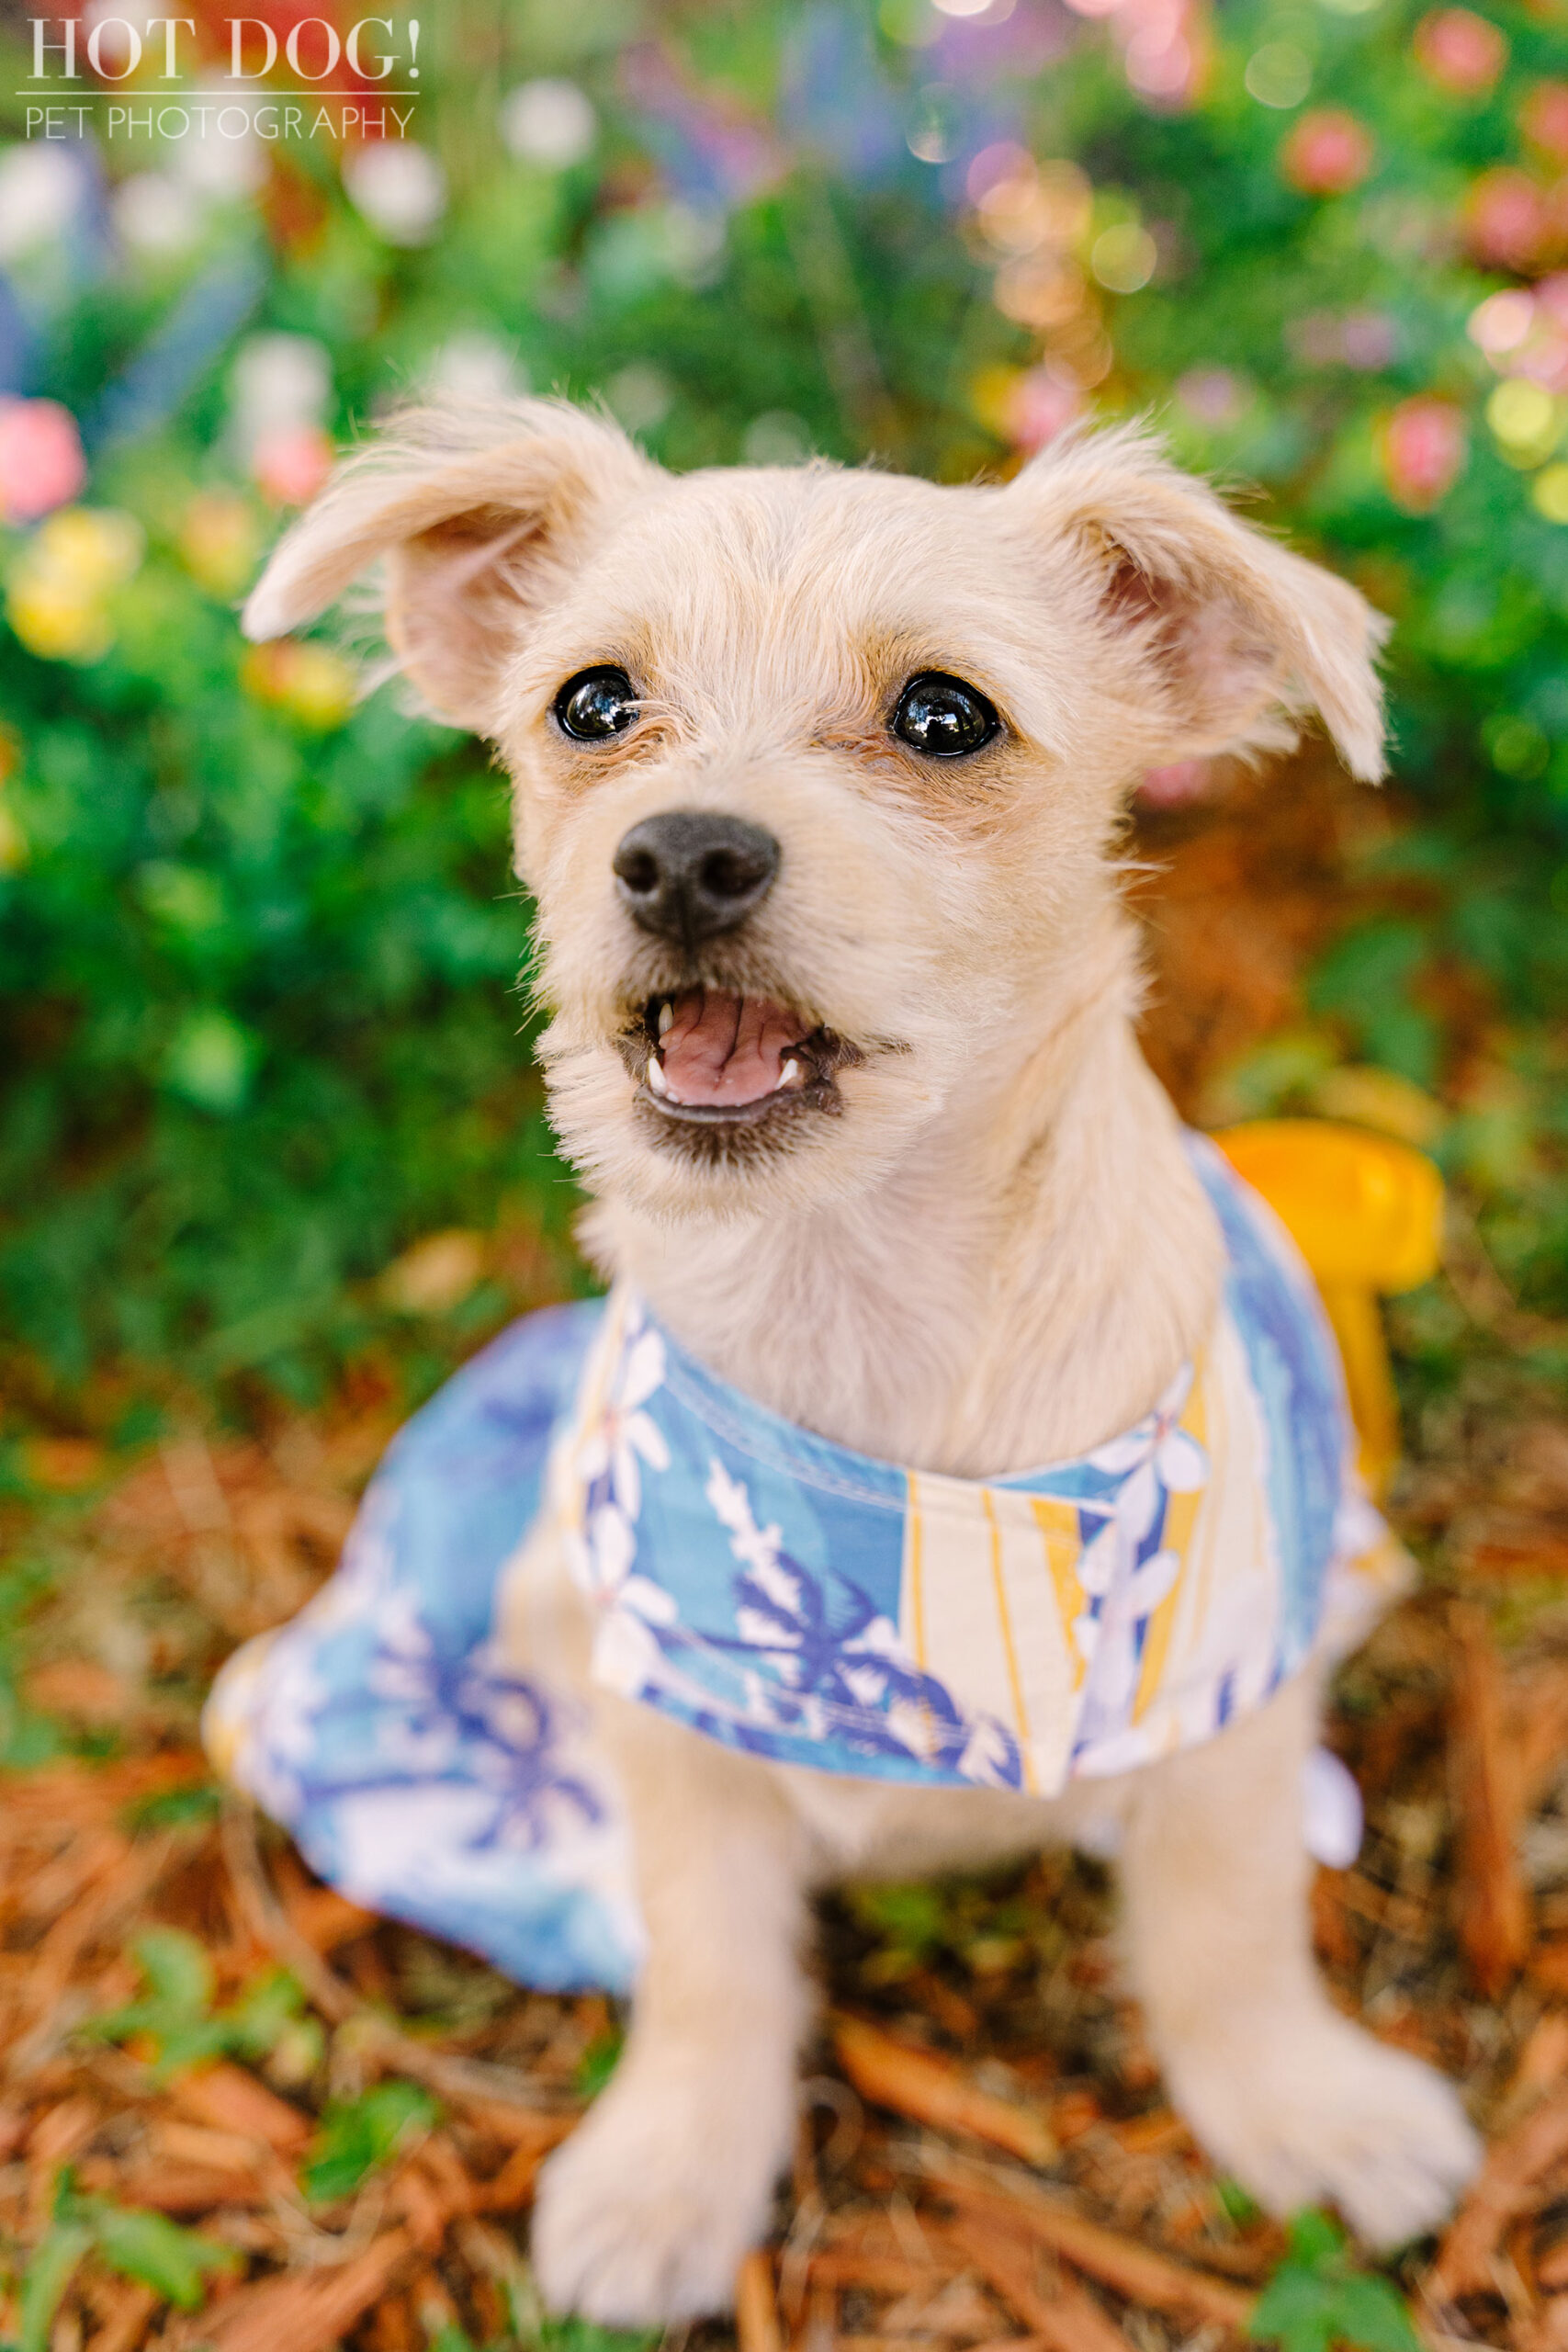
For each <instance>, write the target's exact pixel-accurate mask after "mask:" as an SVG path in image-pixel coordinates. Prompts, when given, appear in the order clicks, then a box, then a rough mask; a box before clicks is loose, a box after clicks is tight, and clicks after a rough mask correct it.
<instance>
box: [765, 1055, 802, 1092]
mask: <svg viewBox="0 0 1568 2352" xmlns="http://www.w3.org/2000/svg"><path fill="white" fill-rule="evenodd" d="M804 1084H805V1080H804V1079H803V1077H802V1075H801V1069H800V1064H799V1063H798V1062H797V1061H796V1060H795V1056H794V1055H793V1054H791V1056H790V1057H789V1059H788V1061H787V1062H785V1064H784V1068H783V1069H781V1070H780V1072H779V1074H778V1078H777V1080H776V1081H775V1083H774V1086H773V1092H774V1093H775V1094H776V1093H777V1092H778V1091H779V1088H780V1087H781V1086H802V1085H804Z"/></svg>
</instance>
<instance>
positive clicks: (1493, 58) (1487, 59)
mask: <svg viewBox="0 0 1568 2352" xmlns="http://www.w3.org/2000/svg"><path fill="white" fill-rule="evenodd" d="M1415 50H1416V63H1417V64H1418V65H1419V66H1420V67H1421V69H1422V71H1423V73H1425V74H1427V75H1428V76H1429V78H1430V79H1431V80H1432V81H1434V82H1436V83H1437V84H1438V85H1439V86H1440V87H1441V88H1442V89H1445V90H1451V91H1452V92H1453V94H1454V96H1456V97H1461V98H1479V97H1483V96H1485V94H1486V92H1487V91H1488V90H1489V89H1491V87H1492V85H1493V84H1494V83H1495V81H1496V79H1497V76H1498V74H1501V72H1502V71H1503V68H1504V66H1505V65H1506V63H1507V62H1508V43H1507V40H1506V37H1505V35H1504V34H1502V33H1501V32H1499V31H1498V29H1497V28H1496V26H1495V25H1489V24H1488V23H1487V21H1486V19H1485V17H1477V16H1474V15H1472V12H1471V11H1470V9H1468V8H1438V9H1435V10H1434V11H1433V13H1432V15H1431V16H1429V17H1422V19H1421V21H1420V23H1419V24H1418V25H1417V26H1416V40H1415Z"/></svg>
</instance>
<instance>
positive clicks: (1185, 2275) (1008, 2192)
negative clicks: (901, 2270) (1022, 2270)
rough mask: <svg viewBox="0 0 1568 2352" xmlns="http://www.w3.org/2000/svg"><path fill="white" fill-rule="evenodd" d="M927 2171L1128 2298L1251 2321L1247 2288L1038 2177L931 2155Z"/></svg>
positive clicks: (949, 2193)
mask: <svg viewBox="0 0 1568 2352" xmlns="http://www.w3.org/2000/svg"><path fill="white" fill-rule="evenodd" d="M976 2169H977V2168H976ZM927 2170H928V2171H929V2172H930V2173H931V2175H932V2177H934V2178H935V2179H937V2180H939V2181H940V2182H941V2184H942V2194H943V2195H944V2196H946V2197H950V2198H951V2199H953V2202H954V2204H956V2205H957V2206H958V2207H959V2208H960V2210H961V2211H964V2212H967V2213H969V2214H972V2215H974V2216H975V2217H976V2218H977V2219H979V2220H982V2221H984V2222H987V2224H988V2225H990V2226H991V2227H993V2228H996V2229H1000V2230H1005V2231H1008V2232H1010V2233H1015V2234H1018V2235H1020V2236H1025V2237H1028V2238H1030V2239H1032V2240H1033V2241H1035V2242H1037V2243H1038V2244H1039V2245H1045V2246H1049V2247H1050V2248H1051V2250H1052V2252H1053V2253H1055V2254H1059V2255H1061V2256H1064V2258H1065V2259H1066V2261H1068V2262H1070V2263H1071V2264H1072V2265H1073V2266H1074V2267H1075V2268H1076V2269H1078V2270H1084V2271H1087V2272H1088V2273H1089V2277H1090V2278H1098V2279H1099V2280H1100V2283H1101V2285H1102V2286H1106V2287H1111V2288H1113V2289H1114V2290H1115V2292H1116V2293H1117V2294H1119V2295H1121V2296H1123V2297H1124V2298H1125V2300H1126V2301H1128V2302H1130V2303H1141V2304H1145V2305H1146V2306H1148V2307H1149V2308H1150V2309H1151V2310H1154V2311H1160V2312H1170V2313H1172V2314H1173V2315H1174V2316H1176V2317H1178V2318H1180V2319H1184V2320H1197V2321H1201V2322H1206V2323H1208V2324H1212V2325H1214V2326H1217V2327H1224V2328H1240V2327H1243V2326H1244V2325H1245V2324H1246V2321H1247V2313H1248V2312H1250V2310H1251V2309H1252V2305H1253V2302H1254V2301H1255V2298H1254V2297H1253V2296H1251V2295H1249V2294H1248V2293H1247V2290H1246V2289H1245V2288H1242V2287H1235V2286H1233V2285H1232V2284H1231V2282H1230V2280H1229V2279H1228V2278H1213V2277H1212V2276H1211V2275H1210V2274H1209V2273H1208V2272H1206V2271H1202V2270H1194V2269H1193V2268H1192V2267H1190V2265H1189V2264H1187V2263H1185V2262H1178V2261H1176V2260H1175V2259H1174V2257H1173V2256H1170V2255H1168V2254H1160V2253H1158V2252H1157V2251H1156V2249H1155V2248H1154V2247H1153V2246H1148V2245H1141V2244H1140V2243H1139V2242H1138V2240H1137V2239H1135V2238H1129V2237H1125V2236H1123V2235H1122V2233H1121V2231H1119V2230H1110V2229H1107V2228H1106V2227H1105V2225H1104V2224H1103V2222H1091V2221H1089V2220H1088V2219H1086V2217H1085V2216H1084V2215H1083V2214H1081V2213H1075V2212H1073V2211H1071V2210H1070V2208H1069V2207H1067V2206H1066V2205H1065V2204H1063V2203H1062V2202H1061V2201H1060V2199H1056V2198H1055V2197H1052V2196H1050V2195H1048V2194H1047V2193H1046V2191H1045V2190H1043V2189H1042V2188H1037V2187H1036V2186H1035V2184H1034V2183H1033V2182H1032V2181H1030V2180H1017V2181H1005V2180H1002V2179H1000V2178H998V2176H997V2175H995V2174H990V2175H985V2176H981V2177H974V2176H972V2175H969V2174H967V2173H966V2172H965V2171H964V2170H963V2169H962V2168H961V2167H960V2166H959V2165H953V2164H949V2163H946V2162H944V2161H942V2160H941V2159H931V2160H930V2161H928V2164H927Z"/></svg>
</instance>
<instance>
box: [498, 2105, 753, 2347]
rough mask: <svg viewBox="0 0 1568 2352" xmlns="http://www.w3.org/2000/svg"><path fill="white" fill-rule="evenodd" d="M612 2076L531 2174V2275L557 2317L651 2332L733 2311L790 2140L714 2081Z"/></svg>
mask: <svg viewBox="0 0 1568 2352" xmlns="http://www.w3.org/2000/svg"><path fill="white" fill-rule="evenodd" d="M661 2076H662V2078H661V2079H659V2080H648V2081H644V2082H641V2083H637V2082H635V2081H633V2080H631V2079H617V2080H616V2081H615V2082H613V2083H612V2084H611V2086H610V2087H609V2088H608V2089H607V2090H606V2091H605V2092H604V2095H603V2097H602V2098H600V2099H599V2101H598V2102H597V2104H596V2105H595V2107H594V2108H593V2110H592V2114H590V2116H589V2117H588V2119H587V2120H586V2121H585V2122H584V2123H582V2124H581V2126H580V2127H579V2129H578V2130H577V2131H574V2132H573V2133H572V2136H571V2138H570V2140H569V2141H568V2142H567V2143H566V2145H565V2146H564V2147H563V2148H561V2149H560V2150H559V2151H558V2154H555V2155H553V2156H552V2157H551V2158H550V2160H549V2162H548V2164H547V2165H546V2166H545V2167H544V2170H543V2171H542V2173H541V2174H540V2176H539V2188H538V2196H537V2199H536V2203H535V2208H534V2228H533V2258H534V2274H535V2277H536V2279H537V2280H538V2284H539V2290H540V2292H541V2293H542V2294H543V2296H544V2299H545V2301H546V2302H547V2304H548V2305H549V2307H550V2309H551V2310H552V2311H558V2312H565V2311H573V2312H581V2314H582V2316H583V2317H584V2318H585V2319H592V2320H597V2321H599V2322H600V2324H602V2325H604V2326H606V2327H657V2326H660V2325H661V2324H669V2323H671V2322H672V2321H677V2320H688V2319H700V2318H705V2317H706V2316H708V2315H709V2314H711V2313H713V2312H726V2311H728V2309H729V2308H730V2305H731V2303H732V2302H733V2301H734V2295H735V2274H736V2271H737V2270H738V2268H739V2265H740V2259H741V2256H743V2255H745V2254H746V2253H747V2252H749V2250H750V2248H751V2247H752V2246H753V2245H756V2244H757V2243H758V2242H759V2241H760V2240H761V2237H762V2236H763V2235H764V2233H765V2232H766V2229H767V2225H768V2217H769V2211H770V2208H771V2205H772V2200H773V2185H774V2182H775V2180H776V2178H777V2177H778V2174H779V2171H780V2170H781V2169H782V2166H783V2163H784V2157H785V2155H786V2154H787V2144H786V2145H785V2146H780V2145H778V2144H776V2137H777V2136H779V2135H775V2134H774V2133H773V2132H772V2131H769V2130H768V2129H766V2128H765V2127H762V2128H760V2126H762V2119H761V2118H760V2117H759V2116H757V2115H756V2114H753V2115H751V2116H750V2117H747V2116H745V2115H742V2114H740V2113H738V2112H737V2107H736V2102H735V2099H734V2092H733V2086H730V2085H728V2084H716V2083H715V2082H714V2081H713V2079H712V2078H711V2076H709V2075H704V2076H703V2077H701V2078H700V2079H698V2078H690V2077H689V2078H687V2079H684V2080H675V2081H671V2079H670V2077H669V2076H668V2075H662V2070H661Z"/></svg>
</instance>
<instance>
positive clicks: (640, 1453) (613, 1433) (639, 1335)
mask: <svg viewBox="0 0 1568 2352" xmlns="http://www.w3.org/2000/svg"><path fill="white" fill-rule="evenodd" d="M663 1385H664V1342H663V1340H661V1339H660V1336H659V1334H658V1332H657V1331H649V1330H647V1329H643V1330H639V1331H637V1332H636V1333H635V1334H628V1337H627V1344H626V1346H625V1347H624V1348H623V1350H622V1351H621V1357H620V1361H619V1363H617V1364H616V1366H615V1379H614V1380H613V1382H612V1383H611V1386H610V1394H609V1396H608V1397H607V1398H606V1400H605V1403H604V1410H603V1412H602V1413H601V1415H600V1418H599V1421H598V1424H597V1426H596V1427H595V1428H593V1429H592V1430H590V1431H589V1433H588V1435H587V1437H586V1438H585V1439H584V1440H583V1442H582V1447H581V1452H580V1453H579V1454H578V1460H577V1467H578V1475H579V1476H580V1477H581V1480H582V1482H583V1484H584V1486H590V1487H591V1486H593V1485H594V1484H595V1483H596V1482H597V1481H598V1480H599V1479H601V1478H603V1477H604V1476H608V1478H609V1482H610V1495H611V1498H612V1499H613V1500H614V1502H615V1508H616V1510H619V1511H621V1512H622V1513H624V1515H625V1516H626V1519H627V1520H629V1521H635V1520H636V1518H637V1514H638V1512H639V1511H640V1510H642V1472H641V1469H640V1468H639V1466H638V1464H639V1460H640V1461H642V1462H646V1463H647V1464H648V1465H649V1469H650V1470H668V1469H669V1467H670V1448H669V1447H668V1445H667V1444H666V1443H665V1442H664V1433H663V1431H662V1430H660V1427H659V1425H658V1423H657V1422H656V1421H655V1420H654V1419H652V1417H651V1415H649V1414H648V1413H645V1412H643V1411H642V1409H641V1408H642V1407H643V1406H644V1405H646V1404H647V1402H648V1400H649V1397H651V1396H652V1395H653V1394H654V1392H655V1390H656V1389H659V1388H660V1387H662V1386H663Z"/></svg>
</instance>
